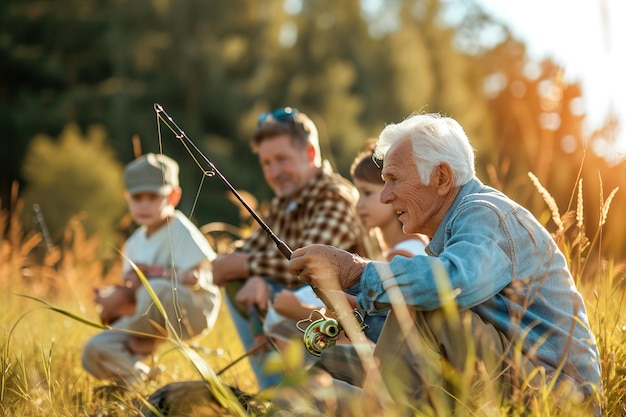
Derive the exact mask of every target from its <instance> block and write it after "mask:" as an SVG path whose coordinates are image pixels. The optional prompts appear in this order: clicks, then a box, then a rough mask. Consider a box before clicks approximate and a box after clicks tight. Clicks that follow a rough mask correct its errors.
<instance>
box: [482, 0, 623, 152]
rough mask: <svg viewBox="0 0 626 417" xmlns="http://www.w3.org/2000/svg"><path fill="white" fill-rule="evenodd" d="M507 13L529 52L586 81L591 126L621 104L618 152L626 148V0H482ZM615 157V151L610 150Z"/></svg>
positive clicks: (486, 5) (487, 6)
mask: <svg viewBox="0 0 626 417" xmlns="http://www.w3.org/2000/svg"><path fill="white" fill-rule="evenodd" d="M478 3H480V4H483V5H484V8H485V10H487V11H488V12H489V13H490V14H492V15H493V16H497V17H499V18H501V19H502V20H503V21H504V22H506V23H507V25H508V26H509V27H510V28H511V30H512V31H513V33H514V35H515V37H517V38H518V39H520V40H522V41H524V42H525V43H526V44H527V46H528V52H529V54H530V55H531V56H532V57H534V58H537V59H542V58H544V57H548V58H551V59H552V60H553V61H554V62H556V63H558V64H560V65H561V66H563V68H564V69H565V77H566V79H567V80H569V81H580V82H581V85H582V88H583V99H584V100H585V102H586V106H587V115H588V122H589V123H588V124H589V126H588V129H592V128H598V127H599V126H601V124H602V122H603V121H604V119H605V117H606V115H607V114H608V112H609V109H611V108H613V109H615V113H616V114H618V117H619V119H620V124H621V127H620V128H619V129H618V133H617V138H618V141H619V146H618V149H615V148H613V149H610V150H608V151H609V152H612V153H613V155H612V156H614V157H621V158H623V157H624V153H626V1H625V0H478ZM607 156H609V155H607Z"/></svg>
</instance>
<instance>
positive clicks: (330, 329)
mask: <svg viewBox="0 0 626 417" xmlns="http://www.w3.org/2000/svg"><path fill="white" fill-rule="evenodd" d="M154 111H155V112H156V115H157V119H158V120H161V121H162V122H163V123H164V124H165V125H166V126H167V127H168V129H170V130H171V131H172V133H173V134H174V135H175V136H176V138H177V139H178V140H180V141H181V143H182V144H183V145H184V146H185V148H186V149H187V152H188V153H189V155H191V157H192V158H193V160H194V162H195V163H196V165H197V166H198V167H199V168H200V169H201V170H202V172H203V174H204V175H205V176H207V177H213V176H216V175H217V177H218V178H219V179H220V180H222V182H223V183H224V184H225V185H226V186H227V187H228V189H229V190H230V192H231V193H233V195H234V196H235V197H236V198H237V200H239V202H240V203H241V204H242V205H243V206H244V207H245V209H246V210H247V211H248V212H249V213H250V215H251V216H252V218H254V220H255V221H256V222H257V223H258V224H259V226H260V227H261V229H263V231H264V232H265V233H266V234H267V235H268V236H269V237H270V238H271V239H272V241H274V243H275V244H276V247H277V248H278V250H279V251H280V253H282V254H283V256H285V258H287V259H291V255H292V253H293V251H292V250H291V248H289V246H287V244H286V243H285V242H283V241H282V240H281V239H279V238H278V236H276V234H275V233H274V232H273V231H272V229H271V228H270V227H269V226H268V225H267V224H266V223H265V222H264V221H263V219H262V218H261V217H260V216H259V215H258V214H257V213H256V212H255V211H254V209H252V207H250V205H249V204H248V203H247V202H246V200H244V198H243V197H242V196H241V195H240V194H239V192H238V191H237V190H236V189H235V187H233V185H232V184H231V183H230V182H229V181H228V179H226V177H225V176H224V175H223V174H222V173H221V172H220V170H218V169H217V167H216V166H215V164H213V162H211V160H210V159H209V158H208V157H207V156H206V155H204V153H202V151H200V149H199V148H198V147H197V146H196V144H195V143H194V142H193V141H192V140H191V139H190V138H189V137H188V136H187V134H186V133H185V132H184V131H183V130H182V129H181V128H180V127H179V126H178V125H177V124H176V122H175V121H174V119H172V117H171V116H170V115H169V114H167V112H166V111H165V109H164V108H163V106H161V105H160V104H158V103H155V104H154ZM159 134H160V125H159ZM189 146H191V149H190V148H189ZM192 149H193V151H195V154H194V152H193V151H192ZM196 154H197V155H198V156H199V157H200V158H201V159H202V160H203V161H204V162H205V163H206V164H207V165H208V166H209V169H205V168H204V166H203V165H202V162H200V161H199V160H198V159H197V158H196ZM310 285H311V288H312V289H313V291H314V292H315V295H316V296H317V297H318V298H319V299H320V300H322V302H323V303H324V305H326V307H328V308H329V310H330V311H331V312H332V314H333V316H334V317H336V319H335V318H332V317H326V316H325V315H324V314H323V313H322V312H320V311H317V310H316V311H315V312H317V313H319V314H320V315H321V318H320V319H317V320H313V319H312V316H313V313H311V315H310V316H309V318H308V319H305V320H300V321H299V322H298V323H297V324H296V328H297V329H298V330H300V331H301V332H303V333H304V335H303V341H304V345H305V347H306V349H307V350H308V351H309V352H310V353H311V354H313V355H315V356H320V355H321V353H322V350H324V349H326V348H328V347H330V346H333V345H334V344H335V343H336V341H337V339H338V338H339V334H340V332H341V331H342V330H344V326H342V324H341V323H342V322H345V321H349V320H352V321H351V322H350V323H351V324H354V326H352V327H353V328H358V329H359V331H360V332H362V331H363V330H365V329H366V328H367V325H366V324H365V323H364V321H363V316H362V315H361V313H360V312H359V311H358V310H357V309H354V310H353V311H352V314H349V313H347V312H346V310H345V309H342V310H343V311H337V308H336V303H334V302H333V301H332V300H331V297H330V295H329V294H327V293H326V292H324V291H323V290H322V289H320V288H317V287H316V286H314V285H313V284H310ZM304 322H308V323H309V325H308V326H307V327H306V329H303V328H301V327H300V325H301V323H304Z"/></svg>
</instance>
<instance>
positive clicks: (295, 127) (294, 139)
mask: <svg viewBox="0 0 626 417" xmlns="http://www.w3.org/2000/svg"><path fill="white" fill-rule="evenodd" d="M275 111H276V110H275ZM265 114H266V113H264V115H265ZM283 134H288V135H289V136H290V137H291V143H293V145H294V147H296V148H298V149H304V148H305V147H306V146H307V145H308V144H311V145H313V147H314V148H315V151H316V160H317V161H319V162H320V163H321V153H320V147H319V136H318V133H317V127H316V126H315V123H313V121H312V120H311V119H310V118H309V116H307V115H306V114H305V113H302V112H299V111H297V110H295V111H294V114H293V117H290V118H288V119H286V120H277V119H275V118H272V117H268V118H264V119H263V121H260V122H259V124H258V125H257V127H256V129H255V130H254V132H253V133H252V143H251V146H252V151H253V152H255V153H256V152H257V151H258V147H259V145H260V144H261V143H262V142H263V141H264V140H266V139H271V138H274V137H276V136H279V135H283Z"/></svg>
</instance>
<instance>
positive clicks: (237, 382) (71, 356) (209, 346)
mask: <svg viewBox="0 0 626 417" xmlns="http://www.w3.org/2000/svg"><path fill="white" fill-rule="evenodd" d="M531 181H532V182H533V183H534V185H535V187H536V188H537V190H538V192H539V193H540V194H541V195H542V196H543V197H544V199H545V201H546V207H547V209H546V212H547V213H548V218H551V219H552V220H553V223H554V229H555V230H554V238H555V239H556V241H557V242H558V243H559V246H560V247H561V248H562V249H563V251H564V253H565V254H566V256H567V258H568V260H569V263H570V268H571V269H572V272H573V274H574V278H575V280H576V284H577V285H578V286H579V288H580V289H581V291H582V292H583V295H584V296H585V299H586V303H587V308H588V311H589V315H590V321H591V326H592V330H593V332H594V334H595V335H596V337H597V341H598V345H599V349H600V354H601V359H602V371H603V384H604V394H605V409H604V415H605V416H626V348H625V343H624V342H625V341H624V337H625V333H626V317H625V316H626V311H625V310H624V308H623V305H624V299H625V296H626V294H625V286H624V282H623V280H624V264H623V262H617V261H615V260H611V259H604V258H603V256H602V253H601V252H600V251H599V250H598V248H599V247H600V245H599V244H598V243H599V241H600V240H601V239H606V238H610V235H611V234H612V233H622V232H623V231H613V230H603V228H602V227H600V230H599V232H598V233H597V235H596V236H590V237H588V236H586V235H585V227H584V226H585V223H586V222H590V221H594V222H595V221H597V222H598V224H599V225H600V226H602V224H603V222H604V221H605V220H606V216H607V215H608V213H609V209H610V203H611V199H612V198H613V196H614V195H615V193H616V192H617V189H616V190H611V191H610V192H609V193H608V195H607V197H606V198H604V197H603V196H601V198H600V201H601V203H600V204H601V206H602V207H601V208H602V210H601V213H602V216H601V218H599V219H588V218H585V214H584V207H583V201H582V197H581V196H582V187H583V184H582V181H577V182H576V190H575V191H574V193H573V197H572V203H571V205H570V207H567V208H566V209H565V210H564V211H563V212H561V210H560V209H559V208H558V207H557V206H556V204H555V203H554V200H553V199H551V197H550V194H549V192H548V191H547V190H545V188H543V186H542V185H541V184H540V183H539V181H538V180H537V179H536V177H533V176H531ZM19 210H20V207H19V205H18V204H16V205H15V207H14V210H13V212H12V213H13V215H12V216H11V217H9V216H8V214H7V213H6V212H2V213H0V294H1V295H0V297H1V298H0V300H1V302H0V317H2V322H1V323H2V324H1V325H0V366H1V368H0V415H3V416H7V417H9V416H11V417H13V416H130V415H136V414H137V413H138V410H139V409H140V408H141V406H142V404H144V401H145V399H146V398H147V396H148V395H149V394H151V393H152V392H154V391H155V390H156V389H158V388H159V387H162V386H164V385H166V384H168V383H171V382H176V381H187V380H198V379H199V377H200V375H199V372H198V369H197V367H195V366H194V365H193V364H192V363H190V361H189V357H188V355H186V354H185V352H184V349H181V348H180V347H179V346H177V345H176V343H166V344H164V345H163V346H162V348H160V349H159V351H158V354H157V355H156V357H154V358H152V359H151V360H154V361H156V362H158V363H159V364H162V365H164V366H165V372H164V373H162V374H160V375H159V376H157V377H156V378H155V379H154V380H151V381H149V382H148V383H146V385H145V386H144V387H142V388H141V390H140V392H138V393H137V394H136V395H133V396H131V397H129V396H128V394H125V393H119V392H107V391H106V389H103V388H101V387H102V385H103V383H102V382H100V381H97V380H94V379H93V378H92V377H91V376H90V375H88V374H86V373H85V372H84V370H83V369H82V367H81V363H80V353H81V348H82V345H83V344H84V342H85V341H86V340H87V339H88V338H89V337H90V336H91V335H93V334H94V333H95V332H97V331H99V329H98V328H96V327H94V326H90V325H88V322H89V321H93V322H97V314H96V312H95V309H94V306H93V304H92V302H91V298H92V295H91V293H92V288H93V287H95V286H98V285H101V284H106V283H112V282H117V280H118V279H119V278H118V277H119V271H120V264H119V261H118V262H113V263H111V262H106V264H105V263H104V262H103V261H102V259H101V256H100V252H99V251H98V247H99V246H100V242H98V241H97V238H89V237H87V236H85V234H84V231H83V230H82V228H81V225H80V219H79V218H77V219H73V220H72V221H71V222H70V224H68V226H67V229H66V233H65V235H64V237H63V241H62V242H61V243H60V244H59V245H58V246H53V247H52V248H48V247H47V246H46V245H45V244H44V243H45V242H43V241H42V236H41V234H40V233H38V232H37V231H30V230H25V229H24V228H23V225H21V224H20V223H19V220H17V219H18V216H17V213H18V212H19ZM539 217H540V218H546V216H545V213H544V214H541V215H540V216H539ZM204 230H205V231H206V232H207V233H209V232H216V231H217V232H223V233H224V234H225V235H227V234H231V235H235V234H237V232H238V231H237V230H236V229H231V228H227V227H224V228H219V227H218V228H215V227H211V226H209V227H207V228H205V229H204ZM225 235H220V234H219V233H218V237H217V238H216V239H218V240H215V241H213V242H212V243H213V244H214V245H217V246H219V248H220V250H227V247H228V237H225ZM590 270H592V271H593V273H591V274H589V271H590ZM583 276H587V277H588V276H592V277H593V279H585V280H583V278H582V277H583ZM36 299H39V300H42V301H45V302H47V303H49V304H48V305H47V304H45V303H43V302H38V301H36ZM223 308H224V310H223V311H222V312H221V315H220V319H219V322H218V324H217V326H216V327H215V329H214V330H213V331H212V332H211V333H210V334H208V335H206V336H204V337H202V338H201V339H199V340H196V341H194V343H192V344H191V346H190V350H191V351H192V352H193V355H196V356H197V359H198V360H199V361H202V362H203V363H204V364H206V365H208V366H209V367H210V368H211V369H212V370H214V371H219V370H220V369H224V368H226V367H227V366H229V365H230V364H232V363H233V361H234V360H235V359H236V358H238V357H240V356H241V355H242V354H243V353H244V351H243V347H242V346H241V344H240V343H239V341H238V337H237V334H236V331H235V329H234V327H233V325H232V322H231V320H230V317H229V315H228V312H227V310H226V309H225V307H223ZM296 356H297V355H296ZM286 359H287V362H289V361H290V360H291V359H290V358H289V357H287V358H286ZM292 362H293V361H292ZM288 367H289V368H290V369H297V368H298V365H297V363H289V364H288ZM301 376H302V375H301V374H300V373H299V372H294V373H293V375H290V380H292V381H298V380H299V378H300V377H301ZM458 377H459V379H458V381H461V383H462V381H463V376H462V375H460V376H458ZM220 380H221V381H223V382H224V383H226V384H229V385H231V386H236V387H238V388H240V389H242V390H243V391H246V392H252V393H253V392H255V391H256V389H257V387H256V384H255V383H254V382H252V381H253V377H252V373H251V371H250V368H249V366H248V365H247V363H246V362H245V361H242V362H238V363H237V364H236V365H235V366H232V367H231V368H229V369H228V371H227V372H225V373H224V374H222V375H220ZM573 411H575V410H568V411H563V410H557V409H555V408H554V405H553V404H552V403H551V401H550V393H549V392H547V393H545V395H543V396H540V400H539V401H538V402H536V404H534V409H533V410H528V409H524V408H520V407H519V405H517V404H515V403H508V404H505V406H503V407H501V408H495V409H494V408H493V407H491V408H486V409H485V410H482V411H481V413H478V414H471V415H489V416H499V415H508V416H571V415H573V414H572V413H573ZM393 414H394V413H393V412H392V410H389V413H388V415H393Z"/></svg>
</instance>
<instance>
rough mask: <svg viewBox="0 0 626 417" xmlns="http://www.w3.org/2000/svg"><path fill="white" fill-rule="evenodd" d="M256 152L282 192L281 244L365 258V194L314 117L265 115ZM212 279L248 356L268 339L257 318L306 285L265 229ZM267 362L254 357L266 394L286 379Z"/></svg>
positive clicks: (223, 261)
mask: <svg viewBox="0 0 626 417" xmlns="http://www.w3.org/2000/svg"><path fill="white" fill-rule="evenodd" d="M252 148H253V150H254V151H255V152H256V153H257V154H258V156H259V162H260V164H261V167H262V169H263V175H264V177H265V180H266V181H267V183H268V185H269V186H270V188H272V190H273V191H274V193H275V194H276V196H275V198H274V199H273V200H272V203H271V206H270V209H269V214H268V216H267V218H266V220H265V221H266V223H267V225H268V226H269V227H270V228H271V230H272V231H273V233H274V234H275V235H276V236H277V237H278V238H279V239H280V240H282V241H283V242H284V243H285V244H287V246H289V247H290V248H299V247H303V246H306V245H310V244H313V243H323V244H327V245H332V246H336V247H340V248H343V249H345V250H347V251H350V252H354V253H357V252H361V253H362V250H361V248H362V247H363V246H362V239H363V234H362V228H361V226H359V222H358V219H357V215H356V210H355V206H356V201H357V199H358V193H357V191H356V189H355V188H354V187H353V186H352V184H351V183H350V182H349V181H347V180H346V179H344V178H343V177H341V176H340V175H339V174H337V173H334V172H333V171H332V169H331V168H330V167H329V166H328V164H327V163H323V162H322V158H321V154H320V149H319V142H318V134H317V128H316V127H315V124H314V123H313V121H312V120H311V119H310V118H309V117H307V116H306V115H305V114H304V113H302V112H298V110H296V109H293V108H290V107H286V108H282V109H277V110H275V111H273V112H268V113H263V114H261V115H260V116H259V121H258V126H257V128H256V130H255V132H254V134H253V137H252ZM213 278H214V281H215V283H216V284H218V285H220V286H225V287H227V293H228V294H229V297H228V298H229V299H228V304H229V307H230V311H231V315H232V317H233V320H234V322H235V325H236V327H237V330H238V332H239V336H240V337H241V339H242V342H243V344H244V347H245V348H246V350H247V351H251V350H253V349H254V348H255V347H256V346H258V343H259V342H260V341H264V340H265V337H264V335H263V334H262V328H261V327H260V326H259V322H258V321H257V320H258V318H256V319H255V314H256V313H260V314H261V315H263V314H264V313H265V312H266V311H267V308H268V303H269V301H270V299H271V297H272V295H273V294H275V293H276V292H278V291H281V290H283V289H288V290H292V291H295V290H296V289H298V288H299V287H301V286H302V285H303V284H302V282H300V281H299V280H298V277H297V276H296V275H293V274H292V273H291V272H289V262H288V259H287V258H286V257H285V255H283V254H282V253H281V252H280V250H279V249H278V247H277V246H276V244H275V242H274V241H273V240H272V239H271V238H270V237H269V236H268V234H267V233H266V231H264V230H262V229H261V228H258V229H257V230H255V231H254V232H253V234H252V235H251V236H250V237H249V238H248V239H247V240H246V241H245V242H244V243H243V245H242V246H241V247H240V248H239V249H238V250H236V251H235V252H233V253H229V254H224V255H220V256H219V257H218V258H217V259H215V260H214V261H213ZM242 281H244V282H245V283H244V284H243V286H241V287H240V288H239V286H240V285H241V282H242ZM233 289H236V295H234V294H233V292H234V291H232V290H233ZM233 297H234V299H233ZM255 339H256V340H255ZM264 361H265V352H261V353H256V354H254V355H251V357H250V362H251V364H252V367H253V369H254V371H255V374H256V375H257V379H258V381H259V386H260V388H261V389H263V388H267V387H270V386H273V385H276V384H277V383H278V382H280V375H265V374H264V373H263V370H262V365H263V362H264Z"/></svg>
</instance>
